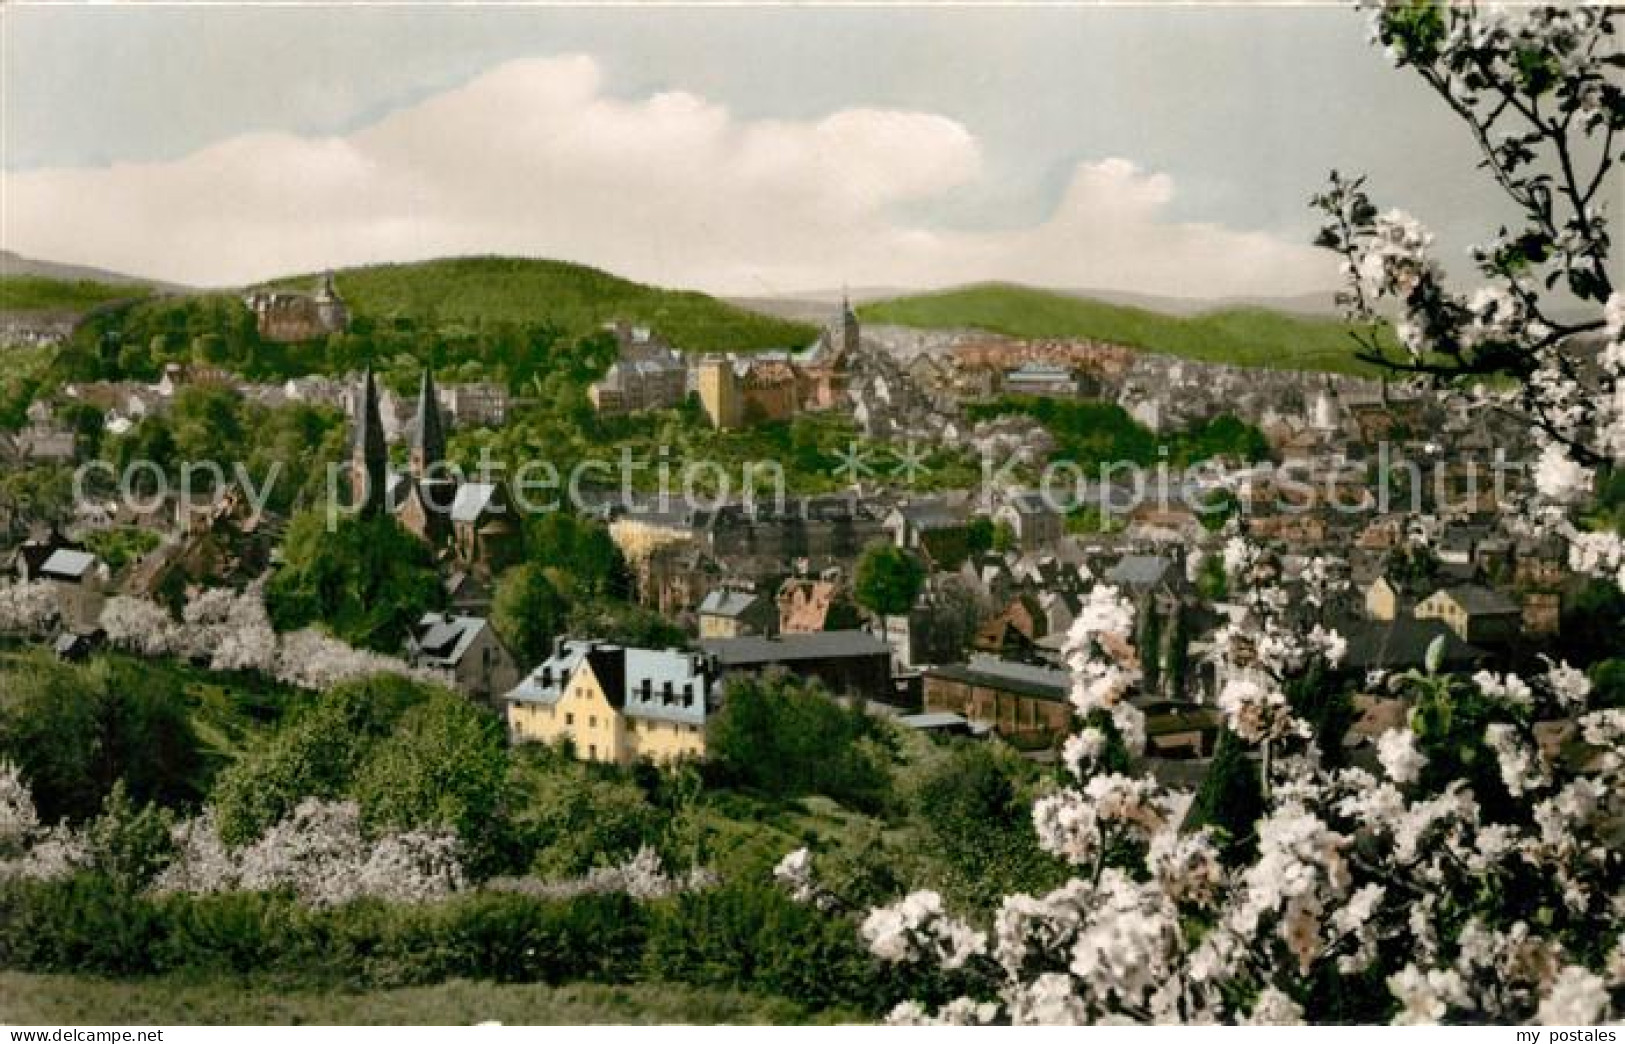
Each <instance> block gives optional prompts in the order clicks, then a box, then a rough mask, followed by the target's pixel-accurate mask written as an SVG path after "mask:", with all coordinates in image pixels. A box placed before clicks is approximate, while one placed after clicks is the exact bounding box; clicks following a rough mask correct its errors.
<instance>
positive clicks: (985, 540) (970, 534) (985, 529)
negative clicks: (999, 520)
mask: <svg viewBox="0 0 1625 1044" xmlns="http://www.w3.org/2000/svg"><path fill="white" fill-rule="evenodd" d="M965 546H966V547H967V548H969V550H970V553H971V554H973V555H974V554H980V553H981V552H983V551H991V550H993V519H991V518H989V517H988V516H987V515H976V516H974V517H973V518H972V519H971V520H970V521H969V522H967V523H966V524H965Z"/></svg>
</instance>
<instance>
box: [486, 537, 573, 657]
mask: <svg viewBox="0 0 1625 1044" xmlns="http://www.w3.org/2000/svg"><path fill="white" fill-rule="evenodd" d="M568 613H569V605H568V604H567V603H566V602H565V600H564V597H563V596H562V595H560V594H559V591H558V588H556V587H554V586H553V582H552V581H551V580H549V579H548V578H547V572H546V571H545V570H544V569H543V568H542V567H541V566H539V565H537V564H536V563H534V562H527V563H525V564H524V565H519V566H514V567H513V568H512V569H509V570H508V571H507V572H506V573H503V574H502V578H501V579H500V580H499V581H498V582H497V589H496V594H495V596H494V597H493V598H492V600H491V623H492V624H493V625H494V626H495V627H496V629H497V634H498V635H500V636H501V638H502V641H503V643H504V644H506V645H507V647H508V651H509V652H511V653H513V655H514V657H515V658H517V659H518V660H519V662H520V663H521V664H523V665H524V666H526V667H533V666H535V665H536V664H538V663H541V662H542V661H543V660H545V659H547V657H548V654H549V653H550V652H551V651H552V648H553V640H554V638H555V637H557V636H558V634H559V633H560V632H561V631H562V630H563V629H564V623H565V619H566V617H567V615H568Z"/></svg>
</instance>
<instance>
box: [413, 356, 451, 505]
mask: <svg viewBox="0 0 1625 1044" xmlns="http://www.w3.org/2000/svg"><path fill="white" fill-rule="evenodd" d="M445 459H446V435H445V429H444V428H442V427H441V425H440V398H439V396H438V395H437V394H436V393H435V388H434V375H433V374H432V373H430V372H429V368H428V367H427V366H425V367H424V368H423V383H422V384H421V385H419V387H418V416H417V425H416V430H415V431H413V433H412V455H411V467H412V475H413V476H414V477H415V478H417V479H419V480H421V479H423V478H424V477H425V476H426V475H427V474H428V473H429V470H430V469H431V468H433V467H434V466H435V465H437V464H439V463H440V462H441V461H443V460H445Z"/></svg>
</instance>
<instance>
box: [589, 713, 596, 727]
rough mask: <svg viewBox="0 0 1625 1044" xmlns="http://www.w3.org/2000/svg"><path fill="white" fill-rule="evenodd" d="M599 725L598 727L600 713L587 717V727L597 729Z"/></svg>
mask: <svg viewBox="0 0 1625 1044" xmlns="http://www.w3.org/2000/svg"><path fill="white" fill-rule="evenodd" d="M597 727H598V715H596V714H594V715H593V716H592V717H590V718H588V719H587V728H589V729H596V728H597Z"/></svg>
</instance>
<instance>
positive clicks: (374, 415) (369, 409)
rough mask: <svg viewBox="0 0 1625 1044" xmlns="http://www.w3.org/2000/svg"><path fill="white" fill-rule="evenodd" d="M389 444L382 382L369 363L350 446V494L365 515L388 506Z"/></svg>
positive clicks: (377, 511) (363, 379)
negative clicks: (380, 400) (380, 392)
mask: <svg viewBox="0 0 1625 1044" xmlns="http://www.w3.org/2000/svg"><path fill="white" fill-rule="evenodd" d="M388 467H389V447H388V445H387V444H386V443H385V442H384V419H383V415H382V414H381V413H380V412H379V410H378V385H377V383H376V382H375V381H374V380H373V378H372V367H371V366H368V367H367V372H366V375H365V376H363V377H362V378H361V396H360V398H359V399H358V400H357V402H356V409H355V440H354V443H353V444H352V447H351V450H350V496H351V497H352V499H354V500H356V501H357V506H358V507H359V508H360V510H361V513H362V514H364V515H374V514H377V513H379V512H380V511H382V510H383V508H384V499H385V494H386V490H385V485H384V483H385V482H386V481H387V476H388Z"/></svg>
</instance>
